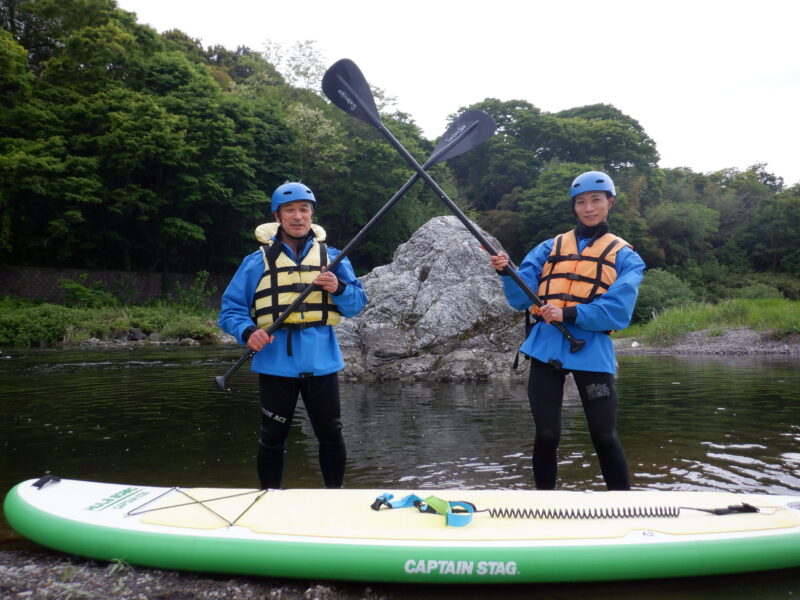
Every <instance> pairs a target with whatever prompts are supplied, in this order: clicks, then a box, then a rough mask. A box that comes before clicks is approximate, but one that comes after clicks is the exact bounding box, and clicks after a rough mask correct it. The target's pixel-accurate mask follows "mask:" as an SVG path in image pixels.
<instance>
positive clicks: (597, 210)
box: [575, 192, 614, 227]
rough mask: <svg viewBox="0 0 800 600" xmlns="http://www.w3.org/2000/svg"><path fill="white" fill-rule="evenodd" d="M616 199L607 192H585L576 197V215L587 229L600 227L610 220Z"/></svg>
mask: <svg viewBox="0 0 800 600" xmlns="http://www.w3.org/2000/svg"><path fill="white" fill-rule="evenodd" d="M612 206H614V198H613V196H612V197H608V196H607V195H606V193H605V192H583V193H582V194H578V195H577V196H575V213H576V214H577V215H578V218H579V219H580V221H581V223H583V224H584V225H586V226H587V227H593V226H595V225H599V224H600V223H602V222H603V221H605V220H606V219H607V218H608V211H610V210H611V207H612Z"/></svg>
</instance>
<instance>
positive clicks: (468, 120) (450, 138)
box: [425, 109, 497, 167]
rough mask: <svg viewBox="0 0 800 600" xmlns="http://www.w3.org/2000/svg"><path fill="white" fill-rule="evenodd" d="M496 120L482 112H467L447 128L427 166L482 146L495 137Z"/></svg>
mask: <svg viewBox="0 0 800 600" xmlns="http://www.w3.org/2000/svg"><path fill="white" fill-rule="evenodd" d="M496 129H497V125H496V124H495V122H494V119H492V117H490V116H489V115H487V114H486V113H485V112H483V111H481V110H474V109H470V110H466V111H464V112H463V113H461V114H460V115H459V116H458V118H457V119H456V120H455V121H453V124H452V125H450V127H448V128H447V131H445V132H444V135H443V136H442V137H441V138H440V139H439V143H438V144H437V145H436V148H435V149H434V150H433V154H431V157H430V158H429V159H428V160H427V162H426V163H425V166H426V167H428V166H433V165H435V164H438V163H440V162H443V161H445V160H450V159H451V158H454V157H456V156H458V155H459V154H464V153H465V152H468V151H470V150H472V149H473V148H476V147H478V146H480V145H481V144H482V143H483V142H485V141H486V140H488V139H489V138H490V137H492V135H494V132H495V130H496Z"/></svg>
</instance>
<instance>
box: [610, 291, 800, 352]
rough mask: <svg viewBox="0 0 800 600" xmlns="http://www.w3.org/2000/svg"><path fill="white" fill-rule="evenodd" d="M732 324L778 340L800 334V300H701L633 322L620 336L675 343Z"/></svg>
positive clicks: (664, 343)
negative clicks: (716, 302)
mask: <svg viewBox="0 0 800 600" xmlns="http://www.w3.org/2000/svg"><path fill="white" fill-rule="evenodd" d="M731 327H747V328H750V329H753V330H755V331H760V332H764V333H770V334H771V335H772V336H773V337H774V338H775V339H785V338H787V337H789V336H792V335H798V334H800V302H797V301H791V300H779V299H760V300H743V299H734V300H725V301H723V302H720V303H719V304H706V303H697V304H691V305H687V306H683V307H679V308H670V309H668V310H665V311H664V312H662V313H659V314H658V315H656V317H655V318H654V319H653V320H651V321H649V322H647V323H645V324H642V325H632V326H631V327H628V328H627V329H625V330H624V331H622V332H620V334H619V335H620V337H635V338H640V339H642V340H643V341H645V342H647V343H650V344H654V345H659V346H661V345H665V346H668V345H671V344H673V343H675V342H676V341H677V340H678V339H680V338H681V337H682V336H684V335H686V334H687V333H691V332H692V331H699V330H708V331H709V333H711V334H712V335H713V333H714V332H718V333H720V334H721V333H722V331H723V330H725V329H727V328H731Z"/></svg>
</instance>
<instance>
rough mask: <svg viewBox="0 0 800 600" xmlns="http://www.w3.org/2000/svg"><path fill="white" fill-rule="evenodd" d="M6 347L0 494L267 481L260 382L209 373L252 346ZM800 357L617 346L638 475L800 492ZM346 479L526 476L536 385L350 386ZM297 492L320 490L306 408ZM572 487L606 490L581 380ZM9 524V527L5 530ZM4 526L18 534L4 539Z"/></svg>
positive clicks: (562, 475)
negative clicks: (682, 353) (623, 350)
mask: <svg viewBox="0 0 800 600" xmlns="http://www.w3.org/2000/svg"><path fill="white" fill-rule="evenodd" d="M9 354H10V355H11V358H7V359H5V360H0V492H2V493H3V494H5V492H6V490H7V489H9V488H10V487H11V486H12V485H13V484H14V483H16V482H17V481H20V480H22V479H27V478H29V477H34V476H38V475H41V474H42V473H44V472H46V471H50V472H53V473H55V474H58V475H60V476H63V477H70V478H79V479H96V480H104V481H117V482H123V483H137V484H151V485H181V486H200V485H203V486H228V487H234V486H236V487H243V486H256V485H257V479H256V474H255V464H254V462H255V452H256V439H257V431H258V406H257V380H256V377H255V376H254V375H253V374H252V373H250V372H248V371H247V370H246V369H242V370H241V371H240V372H239V373H237V375H236V376H235V377H234V378H232V379H231V382H230V383H231V385H232V387H233V391H232V392H221V391H219V390H217V389H216V386H215V385H214V384H213V376H214V375H218V374H220V373H221V372H223V371H224V370H225V369H226V368H227V367H228V366H229V365H230V363H231V361H232V360H234V359H235V358H237V357H238V356H239V350H238V349H230V348H228V349H225V348H222V349H220V348H215V349H209V348H199V349H198V348H172V349H163V348H159V349H136V350H92V351H87V350H74V351H59V350H31V351H14V352H10V353H9ZM798 366H800V361H798V360H797V359H788V358H780V359H769V360H766V359H764V360H754V359H753V358H747V359H724V360H723V359H713V360H712V359H698V358H696V357H693V358H681V359H677V358H670V357H652V356H642V357H631V356H622V357H620V374H619V381H618V391H619V394H620V405H621V410H620V414H619V422H618V426H619V433H620V437H621V438H622V441H623V445H624V448H625V451H626V454H627V457H628V461H629V463H630V466H631V473H632V477H631V480H632V484H633V485H634V487H636V488H653V489H682V490H700V489H719V490H733V491H748V492H750V491H758V492H769V493H776V494H800V475H798V472H799V471H800V452H798V448H799V447H800V445H798V442H800V369H798ZM342 402H343V412H344V415H343V420H344V423H345V437H346V441H347V447H348V472H347V478H346V485H347V486H349V487H370V488H407V489H416V488H441V487H459V488H529V487H531V481H532V477H531V466H530V452H531V448H532V443H533V440H532V432H533V424H532V419H531V416H530V412H529V408H528V401H527V398H526V393H525V384H520V383H514V384H512V383H486V384H458V383H455V384H422V383H383V384H362V383H355V384H353V383H343V384H342ZM289 444H290V447H289V451H288V460H287V472H286V477H285V480H284V485H285V486H286V487H319V486H321V485H322V482H321V478H320V475H319V469H318V467H317V458H316V452H317V446H316V441H315V439H314V437H313V433H312V431H311V427H310V425H309V423H308V421H307V419H306V416H305V412H304V410H303V409H302V405H300V406H299V408H298V412H297V415H296V418H295V423H294V425H293V427H292V432H291V435H290V440H289ZM559 485H560V487H561V488H562V489H604V486H603V483H602V479H601V478H600V474H599V468H598V466H597V462H596V458H595V456H594V453H593V449H592V446H591V442H590V441H589V436H588V432H587V428H586V423H585V420H584V417H583V410H582V408H581V404H580V400H579V399H578V396H577V392H576V391H575V390H574V388H573V389H572V390H570V391H568V394H567V397H566V400H565V405H564V411H563V432H562V442H561V447H560V470H559ZM4 526H5V525H3V527H4ZM6 536H8V532H7V530H6V532H5V535H4V537H6Z"/></svg>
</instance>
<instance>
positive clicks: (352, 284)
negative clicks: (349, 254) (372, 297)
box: [328, 246, 368, 317]
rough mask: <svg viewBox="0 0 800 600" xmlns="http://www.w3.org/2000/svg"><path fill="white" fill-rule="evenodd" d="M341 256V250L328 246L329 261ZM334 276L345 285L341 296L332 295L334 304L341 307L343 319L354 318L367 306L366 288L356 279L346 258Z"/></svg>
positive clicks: (335, 270) (337, 266) (335, 269)
mask: <svg viewBox="0 0 800 600" xmlns="http://www.w3.org/2000/svg"><path fill="white" fill-rule="evenodd" d="M337 256H339V250H337V249H336V248H331V247H330V246H328V259H329V260H333V259H334V258H336V257H337ZM333 272H334V274H335V275H336V277H337V278H338V279H339V281H341V282H342V283H343V284H344V290H343V291H342V293H341V294H339V295H336V294H332V295H331V298H333V302H334V303H335V304H336V306H338V307H339V312H341V314H342V316H343V317H354V316H356V315H357V314H358V313H360V312H361V311H362V310H363V309H364V307H365V306H366V305H367V302H368V299H367V293H366V292H365V291H364V286H363V285H362V284H361V282H360V281H359V280H358V277H356V274H355V272H354V271H353V266H352V265H351V264H350V260H349V259H347V258H345V259H343V260H342V262H340V263H339V264H338V265H336V267H335V268H334V269H333Z"/></svg>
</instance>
